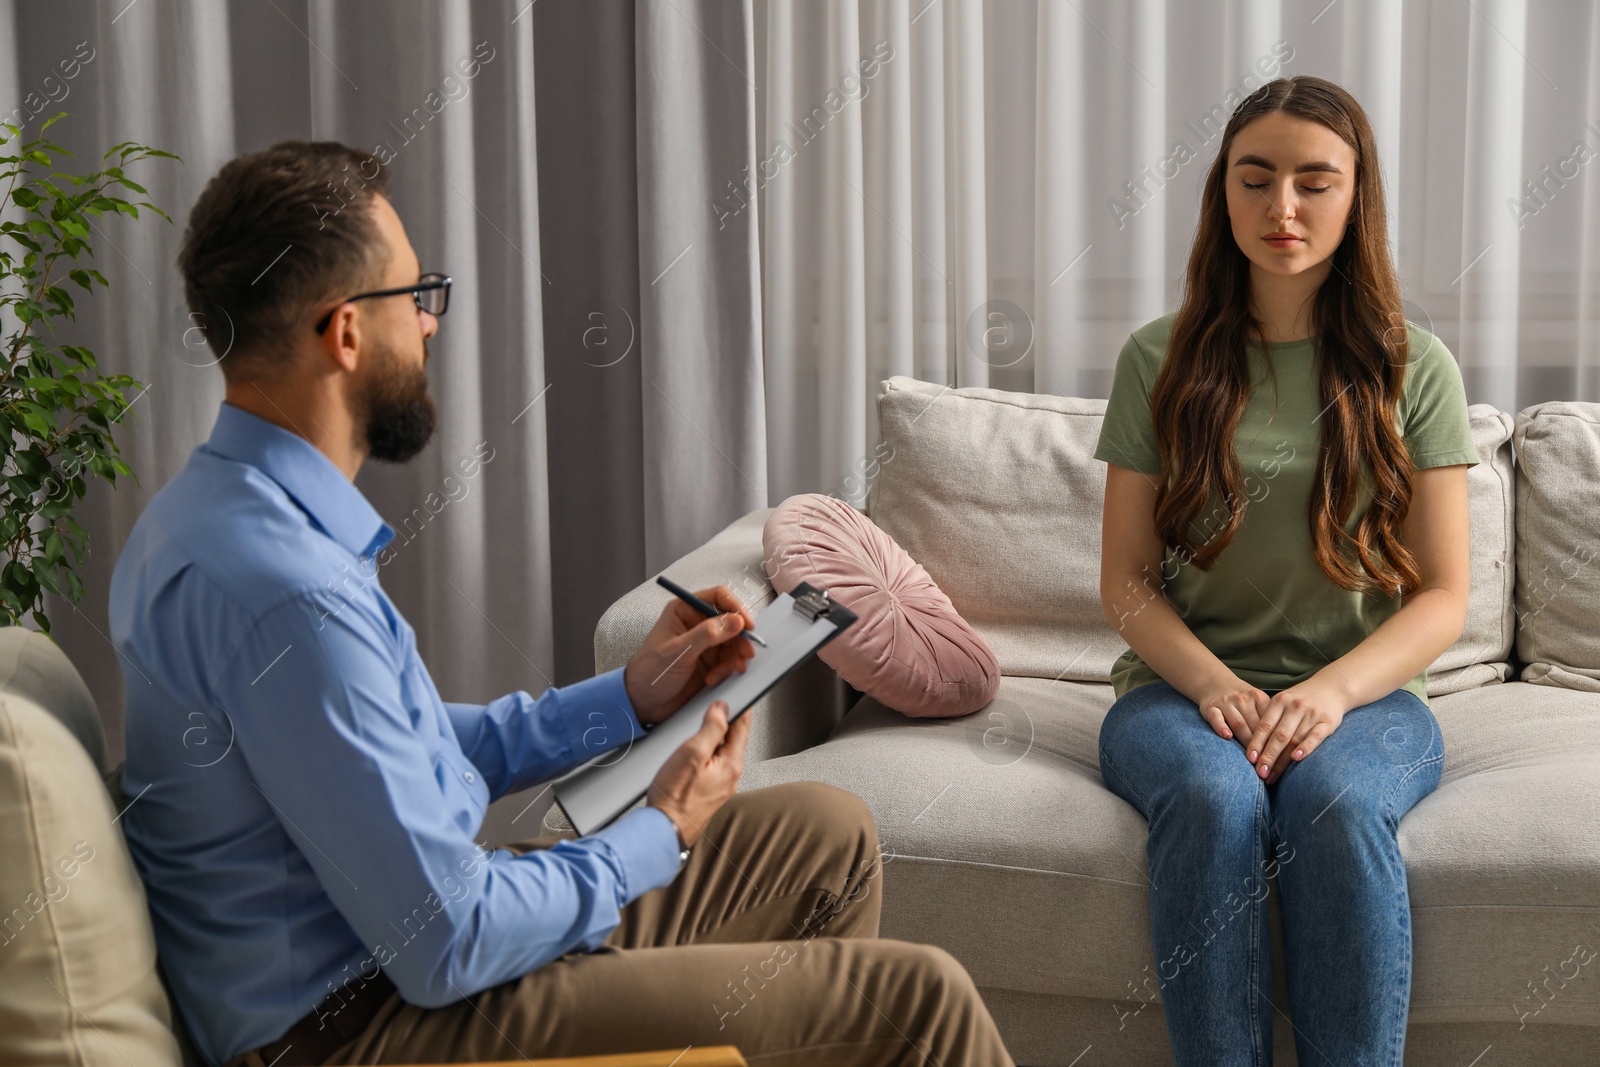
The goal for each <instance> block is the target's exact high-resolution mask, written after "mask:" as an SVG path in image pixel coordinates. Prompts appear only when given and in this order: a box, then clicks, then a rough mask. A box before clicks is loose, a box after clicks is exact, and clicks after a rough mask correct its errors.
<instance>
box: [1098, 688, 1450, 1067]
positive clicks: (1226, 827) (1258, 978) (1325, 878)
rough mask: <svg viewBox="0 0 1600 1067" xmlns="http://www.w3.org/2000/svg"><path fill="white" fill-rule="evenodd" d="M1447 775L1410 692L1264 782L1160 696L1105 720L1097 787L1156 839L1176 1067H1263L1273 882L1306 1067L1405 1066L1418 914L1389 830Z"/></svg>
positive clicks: (1164, 974)
mask: <svg viewBox="0 0 1600 1067" xmlns="http://www.w3.org/2000/svg"><path fill="white" fill-rule="evenodd" d="M1266 692H1268V693H1274V692H1276V691H1274V690H1266ZM1443 764H1444V739H1443V738H1442V737H1441V736H1440V734H1439V724H1438V722H1437V721H1435V719H1434V717H1433V713H1432V712H1431V711H1429V710H1428V707H1427V705H1426V704H1424V703H1423V702H1422V701H1421V700H1419V699H1418V698H1417V696H1416V695H1415V694H1414V693H1410V692H1408V691H1406V690H1404V689H1397V690H1395V691H1394V692H1392V693H1390V694H1389V695H1388V696H1386V697H1384V698H1383V699H1381V700H1375V701H1373V702H1372V703H1370V704H1364V705H1362V706H1361V707H1359V708H1354V709H1352V710H1351V711H1350V712H1348V713H1347V714H1346V715H1345V717H1344V719H1343V721H1342V722H1341V723H1340V725H1339V728H1338V729H1336V730H1334V731H1333V733H1331V734H1329V735H1328V736H1327V737H1326V738H1324V739H1323V741H1322V743H1321V744H1320V745H1318V746H1317V748H1315V749H1314V750H1313V751H1312V752H1311V754H1310V755H1308V756H1306V757H1305V759H1304V760H1302V761H1300V762H1298V763H1290V764H1289V765H1288V766H1287V767H1286V768H1285V769H1284V771H1283V774H1282V775H1280V776H1279V778H1278V780H1277V781H1276V782H1274V783H1273V784H1272V785H1267V784H1266V783H1265V782H1264V781H1263V780H1262V779H1261V777H1260V776H1259V775H1258V774H1257V773H1256V770H1255V768H1254V767H1252V766H1251V765H1250V763H1249V761H1248V760H1246V759H1245V751H1244V746H1243V745H1241V744H1240V743H1239V742H1238V741H1236V740H1233V739H1231V738H1224V737H1220V736H1218V734H1217V733H1216V732H1215V731H1213V730H1212V729H1211V727H1210V726H1209V725H1208V724H1207V723H1206V722H1205V720H1204V719H1202V718H1201V717H1200V712H1199V709H1198V708H1197V707H1196V706H1195V702H1194V701H1192V700H1190V699H1188V698H1187V697H1185V696H1184V695H1183V694H1182V693H1180V692H1178V691H1177V690H1176V689H1174V688H1173V687H1172V686H1171V685H1170V684H1168V683H1167V682H1164V681H1161V682H1151V683H1148V684H1146V685H1141V686H1139V687H1138V688H1136V689H1133V690H1130V691H1129V692H1128V693H1126V694H1125V695H1124V696H1123V697H1122V698H1121V699H1119V700H1118V701H1117V702H1116V703H1115V704H1113V705H1112V706H1111V710H1110V711H1108V712H1107V713H1106V717H1105V722H1104V723H1103V724H1102V725H1101V727H1100V773H1101V777H1102V778H1104V779H1105V783H1106V786H1107V787H1108V788H1109V789H1110V790H1111V791H1112V792H1113V793H1116V794H1117V795H1118V796H1119V797H1121V798H1122V799H1124V800H1126V801H1127V802H1128V803H1130V804H1132V805H1133V806H1134V807H1135V808H1137V809H1138V810H1139V813H1140V814H1141V815H1143V816H1144V817H1145V819H1146V820H1148V822H1149V824H1150V831H1149V839H1148V841H1147V843H1146V847H1145V854H1146V855H1147V856H1148V857H1149V866H1150V881H1151V887H1150V931H1151V936H1152V939H1153V940H1154V942H1155V952H1156V972H1155V977H1156V986H1157V988H1158V989H1159V990H1160V994H1161V1006H1162V1009H1163V1011H1164V1012H1165V1014H1166V1020H1167V1034H1168V1036H1169V1037H1170V1038H1171V1041H1172V1051H1173V1056H1174V1058H1175V1059H1176V1062H1177V1064H1178V1067H1188V1065H1191V1064H1193V1065H1196V1067H1201V1065H1203V1067H1221V1065H1231V1064H1250V1065H1252V1067H1270V1064H1271V1063H1272V1015H1273V1011H1274V1008H1273V1004H1272V959H1271V955H1272V951H1271V943H1270V941H1269V940H1268V933H1267V930H1268V927H1267V910H1266V903H1265V902H1266V897H1267V879H1268V878H1271V877H1276V878H1277V880H1278V894H1279V900H1280V903H1281V911H1282V916H1283V935H1284V949H1285V953H1286V956H1287V958H1286V960H1285V964H1286V970H1287V972H1288V979H1289V1001H1290V1005H1291V1007H1292V1010H1293V1016H1294V1040H1295V1049H1296V1051H1297V1052H1298V1054H1299V1061H1300V1063H1301V1065H1302V1067H1330V1065H1331V1067H1358V1065H1359V1067H1367V1065H1379V1064H1381V1065H1384V1067H1391V1065H1392V1067H1400V1065H1401V1053H1402V1051H1403V1049H1404V1047H1405V1034H1406V1016H1407V1011H1408V1009H1409V1006H1410V1000H1411V906H1410V899H1409V897H1408V895H1407V892H1406V871H1405V865H1404V863H1403V862H1402V861H1401V858H1400V847H1399V844H1398V843H1397V842H1396V840H1395V832H1396V829H1397V827H1398V826H1399V824H1400V818H1401V816H1403V815H1405V813H1406V812H1408V811H1410V810H1411V808H1412V807H1413V806H1414V805H1415V804H1416V803H1417V801H1419V800H1421V799H1422V798H1423V797H1425V796H1427V795H1428V794H1429V793H1431V792H1433V790H1434V789H1436V788H1437V787H1438V785H1439V774H1440V771H1441V770H1442V768H1443ZM1147 984H1148V983H1147Z"/></svg>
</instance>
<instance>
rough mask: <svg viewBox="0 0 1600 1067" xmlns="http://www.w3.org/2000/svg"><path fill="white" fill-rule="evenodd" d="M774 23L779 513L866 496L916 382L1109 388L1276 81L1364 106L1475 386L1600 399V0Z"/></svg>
mask: <svg viewBox="0 0 1600 1067" xmlns="http://www.w3.org/2000/svg"><path fill="white" fill-rule="evenodd" d="M754 14H755V24H756V42H757V44H756V53H757V74H758V78H757V85H758V89H759V93H758V97H757V99H758V115H757V144H758V153H759V157H760V159H759V161H758V166H757V173H756V174H755V175H753V176H752V180H751V182H750V184H752V185H754V186H755V187H756V191H757V193H758V196H759V198H760V204H761V212H762V219H761V237H762V256H763V260H762V263H763V271H764V276H763V286H762V289H763V309H764V322H765V347H766V352H767V401H768V411H769V417H768V428H769V452H768V455H769V475H770V479H771V493H772V499H773V500H779V499H782V498H783V497H784V496H786V495H788V494H790V493H794V492H803V491H807V490H821V491H830V490H831V491H836V492H838V493H840V495H842V496H847V497H851V496H852V495H853V494H854V493H855V487H856V486H859V485H860V484H861V482H862V480H863V479H862V474H863V466H864V465H866V466H868V467H870V456H871V451H872V448H873V445H874V443H875V441H876V438H877V426H876V418H875V413H874V411H873V403H872V400H873V396H874V390H875V386H876V383H877V382H878V381H879V380H880V379H882V378H884V377H887V376H889V375H892V374H910V375H914V376H915V377H918V378H922V379H925V380H931V381H940V382H948V383H950V384H953V385H957V386H972V385H977V386H983V385H988V386H992V387H995V388H1004V389H1022V390H1036V391H1048V392H1054V393H1061V394H1068V395H1079V396H1104V395H1106V391H1107V389H1108V388H1109V384H1110V374H1111V370H1112V367H1113V365H1114V362H1115V359H1116V353H1117V351H1118V349H1119V348H1120V346H1121V343H1122V341H1123V340H1124V338H1125V337H1126V336H1127V334H1128V332H1129V331H1130V330H1131V329H1133V328H1134V327H1136V326H1138V325H1140V324H1141V323H1143V322H1145V321H1147V320H1149V319H1151V318H1154V317H1156V316H1158V315H1160V314H1163V313H1164V312H1167V311H1170V310H1172V309H1173V308H1175V307H1176V304H1177V300H1178V297H1179V293H1180V286H1181V281H1182V275H1183V270H1184V266H1185V261H1186V257H1187V253H1188V248H1189V244H1190V241H1191V239H1192V236H1193V232H1194V226H1195V221H1196V209H1197V204H1198V198H1199V188H1200V185H1201V182H1202V180H1203V177H1204V174H1205V172H1206V170H1207V168H1208V167H1209V166H1210V163H1211V160H1212V159H1213V157H1214V156H1215V154H1216V150H1217V146H1218V143H1219V141H1220V132H1221V127H1222V124H1223V123H1224V122H1225V121H1226V119H1227V116H1228V114H1229V112H1231V110H1232V108H1233V105H1234V104H1235V103H1236V102H1237V101H1238V100H1239V99H1240V98H1241V97H1242V96H1243V95H1245V94H1247V93H1248V92H1249V91H1250V90H1252V89H1254V88H1255V87H1256V86H1258V85H1260V84H1262V82H1263V81H1265V80H1267V79H1269V78H1271V77H1274V76H1277V75H1279V74H1282V75H1293V74H1301V73H1309V74H1318V75H1321V76H1322V77H1326V78H1330V79H1332V80H1334V81H1337V82H1339V83H1340V84H1342V85H1344V86H1346V87H1347V88H1349V89H1350V90H1351V91H1352V92H1353V93H1354V94H1355V95H1356V97H1357V99H1358V100H1360V101H1361V103H1362V105H1363V107H1364V108H1365V109H1366V110H1367V113H1368V116H1369V118H1370V120H1371V122H1372V124H1373V127H1374V130H1375V132H1376V135H1377V139H1378V144H1379V152H1380V158H1381V165H1382V167H1383V170H1384V176H1385V181H1386V185H1387V188H1388V194H1389V209H1390V219H1391V223H1390V224H1391V232H1392V236H1393V238H1394V242H1395V247H1396V249H1397V255H1398V259H1399V267H1400V272H1401V276H1402V279H1403V282H1404V289H1405V295H1406V308H1407V313H1408V315H1409V316H1410V317H1411V318H1412V319H1413V320H1415V321H1417V322H1420V323H1422V324H1423V325H1425V326H1427V327H1429V328H1430V329H1432V330H1433V331H1434V332H1435V333H1437V334H1438V335H1439V336H1440V337H1441V338H1443V340H1444V341H1445V343H1446V344H1448V345H1449V346H1450V348H1451V350H1452V351H1453V352H1454V353H1455V355H1456V357H1457V358H1458V359H1459V361H1460V363H1461V365H1462V370H1463V374H1464V378H1465V381H1466V388H1467V393H1468V397H1469V399H1470V400H1471V401H1473V402H1485V403H1491V404H1494V405H1496V406H1497V407H1499V408H1501V409H1502V410H1505V411H1512V412H1515V411H1516V410H1517V409H1518V408H1520V407H1524V406H1526V405H1528V404H1531V403H1536V402H1538V401H1542V400H1559V399H1569V400H1571V399H1577V400H1600V374H1597V370H1596V368H1597V364H1600V333H1597V330H1600V177H1597V175H1600V162H1596V160H1600V3H1595V2H1592V0H1538V2H1532V0H1471V2H1470V3H1469V2H1468V0H1406V2H1404V3H1402V2H1401V0H1332V2H1328V0H1304V2H1302V0H1182V2H1178V0H989V2H982V0H824V2H812V0H757V2H756V7H755V13H754ZM873 59H877V60H878V62H876V63H875V64H874V63H872V62H871V61H872V60H873ZM863 61H867V63H866V65H865V66H863Z"/></svg>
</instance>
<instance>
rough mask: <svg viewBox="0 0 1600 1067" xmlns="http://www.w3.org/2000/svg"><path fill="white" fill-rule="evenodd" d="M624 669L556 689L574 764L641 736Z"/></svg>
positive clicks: (641, 728)
mask: <svg viewBox="0 0 1600 1067" xmlns="http://www.w3.org/2000/svg"><path fill="white" fill-rule="evenodd" d="M624 670H626V668H624V667H618V668H617V669H616V670H611V671H606V672H605V673H604V674H597V675H595V676H594V677H593V678H585V679H584V680H583V681H581V682H574V683H573V684H571V685H567V686H562V687H561V689H560V690H558V693H559V699H560V700H561V712H562V715H561V720H562V722H563V723H564V724H565V725H566V730H567V743H568V744H569V745H570V746H571V747H572V755H573V758H574V759H575V760H576V761H579V762H581V761H583V760H587V759H593V758H594V757H595V756H598V755H599V754H600V753H602V752H605V751H607V750H609V749H613V748H616V747H617V746H618V745H625V744H627V743H628V742H629V741H632V740H633V739H635V738H638V737H643V736H644V727H643V726H642V725H641V724H640V722H639V716H638V714H637V713H636V712H635V711H634V710H633V702H632V701H631V700H629V699H628V687H627V686H626V685H625V684H624V683H623V680H622V672H623V671H624ZM668 821H671V820H668Z"/></svg>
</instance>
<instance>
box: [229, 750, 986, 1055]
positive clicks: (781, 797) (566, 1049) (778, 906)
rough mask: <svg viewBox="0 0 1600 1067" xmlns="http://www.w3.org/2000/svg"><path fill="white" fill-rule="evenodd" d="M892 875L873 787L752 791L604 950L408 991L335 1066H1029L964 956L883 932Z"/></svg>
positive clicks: (718, 819)
mask: <svg viewBox="0 0 1600 1067" xmlns="http://www.w3.org/2000/svg"><path fill="white" fill-rule="evenodd" d="M557 840H559V838H538V839H535V840H533V841H527V842H522V843H520V844H518V845H514V846H511V847H513V848H515V849H517V850H518V851H526V850H528V849H531V848H541V847H545V848H547V847H549V846H550V845H553V844H554V843H555V842H556V841H557ZM882 884H883V882H882V864H881V862H880V857H879V845H878V833H877V827H876V826H875V825H874V824H873V821H872V815H871V813H870V812H868V810H867V807H866V805H865V804H863V803H862V802H861V800H860V799H859V798H857V797H856V796H854V795H852V794H850V793H847V792H845V791H844V790H841V789H836V788H834V787H832V786H827V785H822V784H819V783H815V782H796V783H792V784H789V785H781V786H773V787H771V788H767V789H756V790H752V791H750V792H748V793H739V794H737V795H735V796H734V797H733V799H731V800H730V801H729V802H728V803H727V804H726V805H724V806H723V808H722V809H721V810H720V811H719V812H718V813H717V814H716V816H715V817H714V818H713V819H712V820H711V822H710V824H709V825H708V826H707V828H706V832H705V834H704V835H703V836H702V837H701V839H700V841H699V843H698V844H697V845H696V846H695V848H694V851H693V852H692V853H691V854H690V857H689V861H688V862H687V863H686V864H685V865H684V869H683V870H682V871H681V872H680V873H679V875H678V877H677V879H676V880H674V881H673V882H672V883H671V884H670V885H667V886H664V887H663V888H661V889H656V890H652V891H651V892H649V893H646V894H645V895H644V896H642V897H640V898H639V899H637V900H635V901H634V902H633V903H631V904H629V905H628V906H627V907H625V908H624V909H623V910H622V922H621V925H619V926H618V927H617V928H616V930H614V931H612V934H611V936H610V937H609V938H608V939H607V940H606V943H605V944H604V945H602V946H601V947H600V949H598V950H597V951H595V952H593V953H582V952H575V953H568V954H567V955H565V956H562V957H561V958H559V959H556V960H552V961H551V962H550V963H548V964H546V965H544V966H543V967H540V968H539V969H537V970H535V971H532V972H530V973H528V974H525V975H523V976H522V977H521V978H518V979H515V980H513V981H510V982H506V983H504V984H502V985H499V986H495V987H493V988H491V989H486V990H484V991H483V992H481V993H478V994H476V995H474V996H470V997H467V998H466V999H465V1000H462V1001H458V1002H457V1003H454V1004H449V1005H446V1006H445V1007H442V1008H432V1009H425V1008H417V1007H413V1006H411V1005H409V1004H407V1003H405V1002H404V1001H402V1000H401V999H400V998H399V996H398V995H394V996H391V997H390V998H389V1000H388V1002H387V1003H386V1004H384V1006H383V1007H382V1008H381V1009H380V1010H379V1012H378V1014H377V1015H376V1016H375V1017H374V1018H373V1020H372V1022H371V1023H369V1024H368V1026H367V1027H366V1029H365V1030H364V1031H363V1032H362V1033H361V1034H360V1035H359V1036H357V1037H356V1038H355V1039H354V1040H352V1041H350V1042H348V1043H347V1044H345V1045H344V1046H343V1047H341V1048H340V1049H339V1050H338V1051H337V1052H336V1053H335V1054H334V1056H333V1058H332V1059H330V1060H329V1061H328V1062H329V1063H332V1064H385V1063H387V1064H415V1063H460V1062H473V1061H488V1060H504V1059H524V1058H526V1059H532V1058H538V1057H542V1056H583V1055H596V1054H604V1053H614V1052H638V1051H645V1050H650V1049H671V1048H686V1047H691V1046H704V1045H736V1046H738V1048H739V1050H740V1052H742V1053H743V1054H744V1057H745V1059H746V1060H748V1061H749V1062H750V1063H751V1064H752V1067H755V1065H760V1067H779V1065H783V1067H789V1065H800V1064H830V1065H846V1067H847V1065H857V1064H859V1065H861V1067H869V1065H870V1067H883V1065H899V1064H905V1065H912V1064H919V1065H920V1064H930V1065H933V1067H991V1065H1000V1067H1011V1065H1012V1060H1011V1057H1010V1056H1009V1055H1008V1054H1007V1052H1006V1050H1005V1046H1004V1044H1002V1042H1001V1040H1000V1035H999V1033H998V1031H997V1030H996V1029H995V1024H994V1021H993V1020H992V1019H991V1018H990V1017H989V1012H988V1009H987V1008H985V1007H984V1005H983V1002H982V1000H981V999H980V998H979V996H978V992H977V989H976V988H975V987H974V986H973V984H972V979H971V978H970V977H969V976H968V975H967V972H966V970H965V968H963V967H962V966H961V964H960V963H958V962H956V960H955V959H954V958H953V957H952V956H950V955H949V953H947V952H945V951H944V950H943V949H939V948H934V947H932V946H928V945H914V944H910V943H908V942H903V941H891V940H879V939H878V937H877V934H878V916H879V913H880V911H881V909H882V906H883V896H882ZM252 1055H253V1054H252Z"/></svg>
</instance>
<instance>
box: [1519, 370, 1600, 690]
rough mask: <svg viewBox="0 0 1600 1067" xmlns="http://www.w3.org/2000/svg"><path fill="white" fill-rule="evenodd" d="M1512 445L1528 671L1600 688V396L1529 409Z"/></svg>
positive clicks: (1551, 681) (1541, 679)
mask: <svg viewBox="0 0 1600 1067" xmlns="http://www.w3.org/2000/svg"><path fill="white" fill-rule="evenodd" d="M1513 443H1514V445H1515V447H1516V452H1517V582H1516V607H1517V620H1518V626H1517V658H1518V659H1520V660H1522V661H1524V662H1525V663H1526V664H1527V667H1526V668H1525V669H1524V670H1523V672H1522V679H1523V681H1527V682H1535V683H1538V684H1540V685H1559V686H1566V687H1568V688H1571V689H1582V690H1586V691H1588V692H1591V693H1600V559H1596V558H1595V557H1596V556H1600V546H1597V544H1596V540H1595V536H1596V534H1597V533H1600V404H1582V403H1570V402H1566V401H1556V402H1553V403H1548V404H1535V405H1534V406H1533V407H1530V408H1524V409H1523V410H1522V411H1520V412H1518V413H1517V419H1516V434H1515V438H1514V442H1513Z"/></svg>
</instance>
